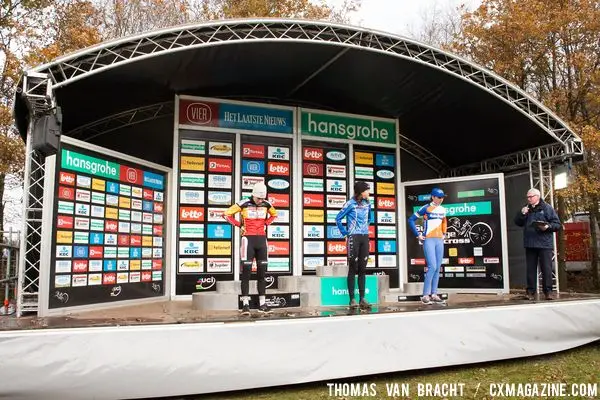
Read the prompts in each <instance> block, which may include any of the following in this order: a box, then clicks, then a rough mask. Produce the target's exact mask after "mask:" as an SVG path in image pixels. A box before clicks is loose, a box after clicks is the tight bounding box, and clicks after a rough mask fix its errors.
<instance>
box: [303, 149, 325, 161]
mask: <svg viewBox="0 0 600 400" xmlns="http://www.w3.org/2000/svg"><path fill="white" fill-rule="evenodd" d="M323 153H324V151H323V149H320V148H317V147H305V148H304V150H303V152H302V154H303V158H304V159H305V160H312V161H323Z"/></svg>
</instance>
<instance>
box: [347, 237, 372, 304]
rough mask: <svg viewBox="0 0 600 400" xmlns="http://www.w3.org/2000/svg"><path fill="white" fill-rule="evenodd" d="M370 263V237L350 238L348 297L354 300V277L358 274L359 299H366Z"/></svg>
mask: <svg viewBox="0 0 600 400" xmlns="http://www.w3.org/2000/svg"><path fill="white" fill-rule="evenodd" d="M367 261H369V235H350V236H348V295H349V296H350V301H352V299H354V276H355V275H356V274H358V294H359V299H360V300H362V299H364V297H365V273H366V268H367Z"/></svg>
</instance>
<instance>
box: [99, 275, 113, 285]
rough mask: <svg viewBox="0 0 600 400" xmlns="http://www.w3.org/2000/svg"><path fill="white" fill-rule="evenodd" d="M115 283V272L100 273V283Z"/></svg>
mask: <svg viewBox="0 0 600 400" xmlns="http://www.w3.org/2000/svg"><path fill="white" fill-rule="evenodd" d="M115 283H117V274H115V273H110V274H102V284H104V285H114V284H115Z"/></svg>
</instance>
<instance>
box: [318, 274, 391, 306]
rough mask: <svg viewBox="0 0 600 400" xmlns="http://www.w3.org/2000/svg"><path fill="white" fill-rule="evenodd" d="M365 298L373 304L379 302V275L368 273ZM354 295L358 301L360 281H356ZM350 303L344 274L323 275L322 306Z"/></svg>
mask: <svg viewBox="0 0 600 400" xmlns="http://www.w3.org/2000/svg"><path fill="white" fill-rule="evenodd" d="M365 278H366V279H365V299H366V300H367V301H368V302H369V303H372V304H375V303H378V302H379V299H378V297H379V291H378V286H377V277H376V276H375V275H367V276H366V277H365ZM354 297H355V299H356V301H357V302H358V300H359V298H358V282H357V281H355V283H354ZM348 304H350V297H349V296H348V283H347V282H346V277H343V276H323V277H321V305H322V306H347V305H348Z"/></svg>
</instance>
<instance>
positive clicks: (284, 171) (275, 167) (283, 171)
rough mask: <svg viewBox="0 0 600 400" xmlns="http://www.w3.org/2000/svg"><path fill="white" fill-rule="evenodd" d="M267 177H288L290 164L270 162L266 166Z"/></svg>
mask: <svg viewBox="0 0 600 400" xmlns="http://www.w3.org/2000/svg"><path fill="white" fill-rule="evenodd" d="M268 171H269V175H279V176H289V175H290V164H288V163H283V162H270V163H269V165H268Z"/></svg>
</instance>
